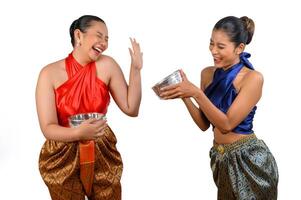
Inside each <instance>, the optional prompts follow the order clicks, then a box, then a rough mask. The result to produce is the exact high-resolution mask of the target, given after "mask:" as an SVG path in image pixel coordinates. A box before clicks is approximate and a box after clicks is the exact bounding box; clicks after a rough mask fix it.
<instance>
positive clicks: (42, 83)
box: [36, 66, 105, 142]
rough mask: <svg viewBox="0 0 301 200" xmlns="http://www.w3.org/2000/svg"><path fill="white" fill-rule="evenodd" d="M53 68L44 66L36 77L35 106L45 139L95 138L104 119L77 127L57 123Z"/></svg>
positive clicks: (69, 140) (68, 140)
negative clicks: (52, 78) (52, 81)
mask: <svg viewBox="0 0 301 200" xmlns="http://www.w3.org/2000/svg"><path fill="white" fill-rule="evenodd" d="M52 74H53V70H52V69H50V67H49V66H48V67H45V68H44V69H43V70H42V71H41V73H40V75H39V79H38V83H37V87H36V107H37V112H38V118H39V123H40V127H41V130H42V132H43V134H44V136H45V138H46V139H49V140H56V141H63V142H72V141H77V140H87V139H95V138H96V137H97V136H99V135H100V134H101V133H100V132H101V130H102V128H104V126H105V121H102V120H101V122H97V121H96V120H87V121H86V122H85V123H83V124H82V125H81V126H79V127H78V128H68V127H63V126H60V125H59V124H58V119H57V113H56V105H55V94H54V88H53V84H52V83H51V75H52Z"/></svg>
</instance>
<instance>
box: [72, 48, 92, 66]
mask: <svg viewBox="0 0 301 200" xmlns="http://www.w3.org/2000/svg"><path fill="white" fill-rule="evenodd" d="M72 55H73V57H74V59H75V60H76V61H77V62H78V63H79V64H80V65H81V66H86V65H87V64H88V63H90V62H91V61H90V59H89V58H87V57H86V56H84V55H83V53H82V52H80V50H79V49H78V48H75V49H74V50H73V52H72Z"/></svg>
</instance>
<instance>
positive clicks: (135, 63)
mask: <svg viewBox="0 0 301 200" xmlns="http://www.w3.org/2000/svg"><path fill="white" fill-rule="evenodd" d="M130 40H131V43H132V49H131V48H129V51H130V55H131V60H132V62H131V66H132V67H134V68H135V69H138V70H140V69H142V65H143V59H142V55H143V53H142V52H141V49H140V45H139V43H138V42H136V39H135V38H130Z"/></svg>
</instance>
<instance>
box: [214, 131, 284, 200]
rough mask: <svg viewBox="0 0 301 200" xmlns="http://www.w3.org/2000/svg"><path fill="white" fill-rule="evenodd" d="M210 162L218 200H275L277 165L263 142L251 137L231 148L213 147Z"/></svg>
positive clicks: (233, 144)
mask: <svg viewBox="0 0 301 200" xmlns="http://www.w3.org/2000/svg"><path fill="white" fill-rule="evenodd" d="M210 158H211V169H212V172H213V178H214V181H215V184H216V186H217V188H218V198H217V199H219V200H232V199H233V200H236V199H239V200H275V199H277V185H278V168H277V164H276V161H275V159H274V157H273V155H272V153H271V152H270V150H269V148H268V147H267V145H266V144H265V143H264V141H263V140H259V139H257V138H256V136H255V135H254V134H252V135H250V136H248V137H246V138H243V139H241V140H238V141H237V142H234V143H232V144H227V145H218V144H215V143H214V145H213V147H212V148H211V150H210Z"/></svg>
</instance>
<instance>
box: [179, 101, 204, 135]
mask: <svg viewBox="0 0 301 200" xmlns="http://www.w3.org/2000/svg"><path fill="white" fill-rule="evenodd" d="M182 100H183V102H184V104H185V106H186V107H187V110H188V111H189V114H190V116H191V118H192V119H193V121H194V122H195V123H196V125H197V126H198V127H199V128H200V129H201V130H202V131H206V130H207V129H208V128H209V126H210V123H209V121H208V120H207V118H206V116H205V115H204V114H203V113H202V111H201V110H200V109H199V108H198V107H197V106H195V105H194V103H193V102H192V101H191V99H190V98H183V99H182Z"/></svg>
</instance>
